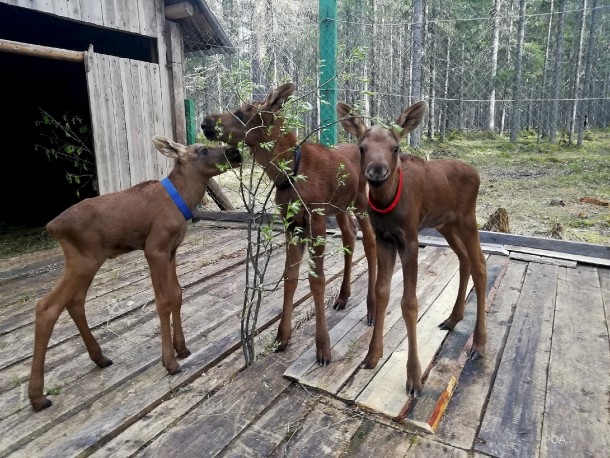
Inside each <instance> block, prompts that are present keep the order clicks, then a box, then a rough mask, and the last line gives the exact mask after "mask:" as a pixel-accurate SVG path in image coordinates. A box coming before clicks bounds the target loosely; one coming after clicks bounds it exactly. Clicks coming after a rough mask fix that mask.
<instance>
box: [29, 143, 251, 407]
mask: <svg viewBox="0 0 610 458" xmlns="http://www.w3.org/2000/svg"><path fill="white" fill-rule="evenodd" d="M153 143H154V145H155V146H156V148H157V149H158V150H159V152H161V153H162V154H163V155H165V156H167V157H170V158H173V159H175V160H176V161H175V165H174V168H173V169H172V171H171V172H170V174H169V177H167V178H165V179H164V180H162V181H161V182H160V181H157V180H150V181H144V182H142V183H139V184H137V185H135V186H132V187H131V188H129V189H125V190H123V191H118V192H114V193H110V194H105V195H102V196H97V197H94V198H91V199H85V200H82V201H81V202H78V203H76V204H75V205H73V206H71V207H69V208H68V209H66V210H64V211H63V212H62V213H61V214H60V215H59V216H57V217H56V218H55V219H53V220H52V221H51V222H49V223H48V224H47V227H46V228H47V231H48V232H49V233H50V234H51V235H52V236H53V237H54V238H55V239H56V240H57V241H58V242H59V244H60V245H61V247H62V249H63V253H64V274H63V277H62V278H61V279H60V281H59V282H58V283H57V285H56V286H55V287H54V288H53V289H52V290H51V291H50V292H49V293H47V294H46V295H45V296H44V297H43V298H42V299H40V300H39V301H38V303H37V304H36V328H35V336H34V355H33V358H32V370H31V374H30V383H29V389H28V395H29V398H30V403H31V405H32V408H33V409H34V410H36V411H39V410H43V409H46V408H47V407H49V406H51V404H52V402H51V401H50V400H49V399H47V398H46V397H45V396H44V394H43V387H44V361H45V355H46V351H47V346H48V343H49V339H50V337H51V333H52V332H53V328H54V326H55V323H56V322H57V319H58V317H59V315H60V314H61V312H62V311H63V310H64V309H65V308H67V309H68V312H69V313H70V317H71V318H72V319H73V320H74V323H75V324H76V327H77V328H78V331H79V332H80V335H81V337H82V338H83V341H84V342H85V346H86V348H87V352H88V353H89V356H90V358H91V359H92V360H93V362H94V363H96V364H97V365H98V366H99V367H101V368H104V367H107V366H110V365H111V364H112V361H111V360H110V359H108V358H107V357H106V356H105V355H104V354H103V353H102V350H101V348H100V346H99V344H98V342H97V340H96V339H95V337H94V336H93V334H92V333H91V330H90V329H89V325H88V324H87V319H86V317H85V297H86V295H87V291H88V289H89V286H90V285H91V282H92V281H93V278H94V276H95V274H96V273H97V271H98V270H99V268H100V267H101V266H102V264H103V263H104V261H105V260H106V259H112V258H116V257H117V256H119V255H122V254H125V253H128V252H130V251H134V250H144V255H145V257H146V260H147V261H148V265H149V268H150V276H151V280H152V285H153V289H154V294H155V303H156V307H157V313H158V315H159V319H160V322H161V361H162V363H163V366H164V367H165V368H166V369H167V372H168V373H169V374H176V373H177V372H179V371H180V365H179V364H178V362H177V360H176V354H177V355H178V357H180V358H185V357H187V356H188V355H190V351H189V350H188V348H187V347H186V343H185V340H184V334H183V331H182V322H181V319H180V308H181V307H182V290H181V288H180V284H179V282H178V277H177V275H176V251H177V249H178V247H179V246H180V244H181V243H182V241H183V240H184V236H185V234H186V230H187V220H189V219H191V218H192V214H191V210H192V209H193V208H195V206H196V205H197V204H198V203H199V202H200V201H201V199H202V198H203V195H204V194H205V191H206V188H207V185H208V181H209V180H210V178H212V177H213V176H215V175H218V174H220V173H221V172H222V171H223V170H224V169H226V168H232V167H236V166H238V165H239V164H240V162H241V154H240V152H239V150H237V149H236V148H234V147H215V148H208V147H206V146H204V145H201V144H194V145H190V146H184V145H181V144H179V143H175V142H173V141H171V140H169V139H167V138H165V137H161V136H155V137H153ZM170 315H171V319H172V324H173V339H172V335H171V325H170ZM174 352H175V353H174Z"/></svg>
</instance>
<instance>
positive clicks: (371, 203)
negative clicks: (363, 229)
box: [369, 164, 402, 214]
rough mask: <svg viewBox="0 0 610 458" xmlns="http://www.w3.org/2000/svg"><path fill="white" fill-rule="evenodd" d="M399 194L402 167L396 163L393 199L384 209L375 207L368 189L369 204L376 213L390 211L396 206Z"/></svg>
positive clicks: (400, 191)
mask: <svg viewBox="0 0 610 458" xmlns="http://www.w3.org/2000/svg"><path fill="white" fill-rule="evenodd" d="M401 194H402V167H401V166H400V164H399V165H398V189H397V190H396V196H395V197H394V200H393V201H392V203H391V204H390V206H389V207H386V208H384V209H381V208H377V207H375V205H373V201H372V200H371V191H370V190H369V205H370V206H371V208H372V209H373V210H374V211H376V212H377V213H382V214H385V213H390V212H391V211H392V210H394V209H395V208H396V205H398V201H399V200H400V196H401Z"/></svg>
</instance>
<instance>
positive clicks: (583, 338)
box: [540, 266, 610, 457]
mask: <svg viewBox="0 0 610 458" xmlns="http://www.w3.org/2000/svg"><path fill="white" fill-rule="evenodd" d="M596 270H597V269H595V268H592V267H588V266H579V267H578V268H577V269H560V271H559V280H558V285H557V302H556V306H555V320H554V325H553V340H552V344H551V358H550V364H549V371H548V383H547V387H546V403H545V410H544V422H543V427H542V444H541V448H540V455H541V456H543V457H554V456H604V455H607V454H608V451H609V450H610V434H609V432H610V429H609V427H608V426H609V425H610V411H609V410H608V388H609V387H610V359H609V351H608V348H610V343H609V341H608V327H607V324H606V316H605V313H604V304H603V300H602V296H601V293H600V283H599V278H598V276H597V272H596ZM567 418H569V419H570V421H569V422H566V419H567Z"/></svg>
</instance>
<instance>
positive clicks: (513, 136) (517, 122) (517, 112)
mask: <svg viewBox="0 0 610 458" xmlns="http://www.w3.org/2000/svg"><path fill="white" fill-rule="evenodd" d="M526 7H527V2H526V1H525V0H519V22H518V24H517V30H518V32H517V33H518V39H517V55H516V56H515V79H514V81H513V104H512V113H511V114H512V120H511V126H510V142H511V143H516V142H517V139H518V138H519V131H520V130H521V98H522V96H521V94H522V90H521V71H522V68H523V41H524V39H525V9H526Z"/></svg>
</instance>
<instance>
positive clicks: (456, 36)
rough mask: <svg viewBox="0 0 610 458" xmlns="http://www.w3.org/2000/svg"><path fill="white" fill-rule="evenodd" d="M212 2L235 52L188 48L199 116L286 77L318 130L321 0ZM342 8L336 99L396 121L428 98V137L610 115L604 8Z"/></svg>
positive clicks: (553, 135) (565, 127) (544, 4)
mask: <svg viewBox="0 0 610 458" xmlns="http://www.w3.org/2000/svg"><path fill="white" fill-rule="evenodd" d="M208 3H209V4H210V7H211V8H212V9H213V10H214V11H215V14H216V15H217V17H218V19H219V21H220V22H221V23H222V24H224V29H225V31H226V33H227V35H228V36H229V37H230V39H231V40H232V42H233V43H234V45H235V49H234V51H235V52H234V53H231V54H219V55H206V56H198V55H197V54H195V55H190V53H188V51H189V50H188V49H187V56H189V58H188V59H187V63H186V66H187V68H186V69H185V70H186V76H187V92H188V97H189V98H191V99H193V100H194V101H195V105H196V108H197V110H198V111H197V116H198V119H201V117H202V116H203V113H204V112H206V111H217V110H219V109H223V108H226V107H233V106H236V105H237V99H236V97H237V96H238V94H239V95H241V96H242V97H250V96H251V95H253V96H254V97H255V98H256V97H257V96H261V97H262V96H264V94H267V92H268V90H269V89H271V88H272V87H274V86H275V85H277V84H279V83H280V82H282V81H285V80H290V81H292V82H294V83H295V84H296V85H297V90H298V93H299V95H301V96H304V97H305V99H306V100H307V101H309V102H310V103H311V105H312V107H313V109H312V111H311V112H310V113H309V116H308V117H307V119H305V120H304V121H305V125H306V128H307V129H312V130H313V129H314V128H316V127H317V126H318V125H319V123H320V122H319V119H318V116H319V114H318V111H319V106H320V104H319V100H318V90H317V88H318V86H319V69H320V65H324V63H321V61H320V58H319V55H320V52H319V51H320V49H319V48H320V46H319V45H318V43H319V13H318V9H319V2H318V1H317V0H315V1H314V0H306V1H300V2H292V1H282V0H273V1H267V2H257V1H252V0H233V1H222V2H221V1H219V0H216V1H209V2H208ZM337 3H338V4H337V30H338V33H337V49H338V52H337V65H336V68H337V87H338V100H343V101H346V102H348V103H351V104H353V103H358V104H359V105H360V106H361V107H362V108H363V110H364V111H365V112H366V114H368V115H370V116H373V117H375V116H379V117H380V118H382V119H385V120H393V119H395V117H396V116H397V115H398V113H399V112H400V111H401V110H402V109H403V108H404V107H406V106H407V105H409V104H410V103H411V102H412V101H414V100H416V99H425V100H426V101H427V102H428V105H429V111H428V116H427V120H426V121H425V125H424V126H422V133H423V136H424V138H426V137H432V138H434V137H438V136H441V137H442V136H443V135H447V133H448V132H451V131H453V132H455V131H457V132H473V131H474V132H480V131H494V132H496V133H498V134H506V135H507V136H510V133H511V132H513V131H514V132H523V131H535V132H536V133H537V134H538V136H539V137H540V140H541V141H552V142H556V141H563V140H565V137H566V136H571V139H572V141H574V142H576V141H577V137H578V131H579V128H580V127H584V128H586V127H600V126H606V125H608V123H609V122H610V97H609V91H610V88H609V87H608V81H609V80H610V53H609V52H608V49H609V46H610V39H609V38H608V37H609V36H610V34H609V33H608V25H609V24H610V5H602V4H601V2H600V1H597V2H596V1H595V0H589V1H586V0H578V1H565V0H564V1H560V2H549V1H538V2H527V4H525V3H526V2H525V1H521V2H519V1H514V0H496V1H495V2H493V1H489V2H472V1H458V2H439V1H431V0H428V1H427V2H422V1H421V0H420V1H419V2H418V0H415V1H413V2H403V1H397V0H375V1H371V2H360V1H352V0H344V1H339V2H337ZM418 4H419V5H418ZM523 5H525V8H524V9H523V10H522V11H521V10H520V6H521V7H523ZM418 18H421V20H420V21H416V19H418ZM419 26H421V27H419ZM418 37H419V39H418ZM414 43H415V44H416V45H417V46H414ZM328 45H329V46H330V44H328ZM323 46H324V44H323ZM414 64H419V65H417V66H415V65H414ZM250 84H252V86H251V87H250ZM250 91H251V92H252V93H251V94H250V93H248V92H250ZM513 140H514V139H513Z"/></svg>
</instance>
